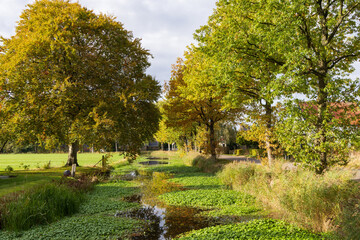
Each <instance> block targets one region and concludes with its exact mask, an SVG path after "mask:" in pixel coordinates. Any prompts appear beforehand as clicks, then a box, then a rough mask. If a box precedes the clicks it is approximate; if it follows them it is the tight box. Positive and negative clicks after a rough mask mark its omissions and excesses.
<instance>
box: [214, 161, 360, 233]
mask: <svg viewBox="0 0 360 240" xmlns="http://www.w3.org/2000/svg"><path fill="white" fill-rule="evenodd" d="M219 177H220V179H221V180H222V181H223V183H225V184H227V185H230V186H232V187H233V188H234V189H235V190H238V191H242V192H245V193H247V194H250V195H252V196H254V197H256V198H257V199H258V200H260V201H261V202H262V203H263V204H264V205H265V206H267V207H268V208H269V209H271V210H272V212H273V213H274V215H275V216H278V217H281V218H283V219H286V220H288V221H290V222H292V223H294V224H296V225H298V226H300V227H303V228H307V229H311V230H314V231H318V232H328V231H333V230H335V229H336V227H337V222H338V221H339V220H340V219H341V218H342V215H343V212H344V210H345V206H346V204H347V203H348V202H349V201H351V199H353V198H354V197H355V196H357V195H358V194H359V193H360V191H359V188H358V187H357V186H356V184H355V183H353V182H352V181H350V177H351V174H347V173H346V172H345V171H341V170H334V171H328V172H326V173H325V174H323V175H317V174H315V173H313V172H311V171H309V170H304V169H297V170H293V171H288V170H283V169H282V168H281V165H280V164H279V165H278V166H274V167H273V168H266V167H262V166H254V165H249V164H242V163H232V164H228V165H226V166H225V168H224V169H223V171H222V172H221V173H219ZM340 221H341V220H340Z"/></svg>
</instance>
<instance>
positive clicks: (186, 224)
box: [115, 172, 219, 240]
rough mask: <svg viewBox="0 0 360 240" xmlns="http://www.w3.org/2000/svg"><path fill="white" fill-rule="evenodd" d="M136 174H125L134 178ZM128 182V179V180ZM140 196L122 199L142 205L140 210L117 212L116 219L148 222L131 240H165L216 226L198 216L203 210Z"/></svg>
mask: <svg viewBox="0 0 360 240" xmlns="http://www.w3.org/2000/svg"><path fill="white" fill-rule="evenodd" d="M136 175H137V173H136V172H131V173H129V174H127V175H126V176H127V177H130V176H131V177H133V178H135V177H136ZM129 180H130V179H129ZM153 199H154V198H151V197H150V198H148V197H145V196H142V195H133V196H130V197H127V198H124V200H125V201H128V202H137V203H140V204H141V205H142V207H141V208H140V209H135V210H131V211H124V212H118V213H116V214H115V216H117V217H131V218H136V219H141V220H146V221H148V224H147V226H146V229H145V231H144V233H142V234H138V235H133V236H132V237H131V239H133V240H156V239H159V240H165V239H172V238H174V237H175V236H177V235H179V234H181V233H185V232H188V231H191V230H197V229H201V228H205V227H209V226H214V225H218V224H219V223H218V222H216V221H215V220H213V219H210V218H206V217H202V216H199V213H200V212H201V211H203V210H200V209H197V208H189V207H176V206H167V205H163V204H158V203H156V201H155V202H154V201H153ZM160 205H161V206H160Z"/></svg>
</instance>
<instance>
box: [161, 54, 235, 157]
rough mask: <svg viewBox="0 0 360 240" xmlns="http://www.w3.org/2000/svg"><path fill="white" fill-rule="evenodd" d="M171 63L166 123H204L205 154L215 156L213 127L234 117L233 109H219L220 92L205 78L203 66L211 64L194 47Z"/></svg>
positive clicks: (209, 74) (207, 77) (206, 76)
mask: <svg viewBox="0 0 360 240" xmlns="http://www.w3.org/2000/svg"><path fill="white" fill-rule="evenodd" d="M185 59H186V60H185V62H183V61H182V60H181V59H179V60H178V62H177V64H176V65H174V66H173V71H172V78H171V80H170V82H169V86H170V87H169V88H168V91H167V96H166V97H167V104H166V105H165V109H166V111H167V114H166V115H167V116H168V118H169V121H170V123H172V124H173V125H178V126H183V127H187V128H188V129H189V128H192V127H193V124H194V123H200V124H202V125H204V126H206V128H207V130H208V146H209V153H210V154H211V156H212V157H213V159H215V158H216V139H215V126H216V124H217V123H219V122H220V121H222V120H226V119H228V120H231V119H234V117H235V115H236V114H237V112H238V109H236V110H230V111H229V110H223V108H222V107H223V105H222V100H221V99H222V96H223V95H222V93H221V91H219V89H217V88H216V87H215V86H214V85H212V83H211V81H209V78H211V77H213V75H212V72H211V71H208V68H206V66H207V65H208V64H211V62H209V61H204V60H205V58H204V56H203V55H202V53H201V52H199V51H197V49H196V48H195V47H192V48H189V51H188V52H187V53H186V54H185Z"/></svg>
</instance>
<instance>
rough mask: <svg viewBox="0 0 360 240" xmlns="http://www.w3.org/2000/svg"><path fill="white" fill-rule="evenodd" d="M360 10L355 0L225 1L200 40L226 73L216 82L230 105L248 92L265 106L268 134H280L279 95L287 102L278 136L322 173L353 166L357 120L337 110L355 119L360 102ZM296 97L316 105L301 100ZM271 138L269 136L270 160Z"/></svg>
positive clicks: (297, 158) (254, 99)
mask: <svg viewBox="0 0 360 240" xmlns="http://www.w3.org/2000/svg"><path fill="white" fill-rule="evenodd" d="M359 5H360V3H359V2H358V1H355V0H348V1H344V0H335V1H322V0H301V1H288V0H283V1H276V0H270V1H261V0H256V1H244V0H219V1H218V3H217V8H216V10H215V11H214V14H213V15H212V16H211V17H210V18H209V21H208V25H206V26H204V27H202V28H201V29H200V30H199V31H198V32H197V35H196V38H197V40H198V41H199V43H200V47H201V49H202V51H203V52H204V53H205V54H207V56H208V57H211V58H213V59H216V60H218V63H216V64H214V67H213V69H215V68H217V69H221V71H218V70H217V72H219V73H220V74H219V75H218V76H219V77H218V78H213V79H212V80H217V81H215V82H216V84H217V85H218V86H219V87H220V88H227V89H229V93H230V94H227V95H226V97H225V99H228V101H227V102H228V103H236V102H239V101H238V100H237V99H238V97H239V96H240V101H243V98H242V95H244V94H245V95H247V96H249V100H250V101H257V102H258V104H262V105H264V110H263V111H261V112H264V113H265V114H262V116H263V118H262V119H261V122H263V123H265V127H266V128H265V129H266V130H265V131H267V132H269V133H270V132H271V129H274V128H273V127H274V126H273V125H274V121H273V118H272V117H271V116H272V111H273V110H272V107H271V106H272V105H273V102H274V100H275V99H276V97H282V99H287V101H285V102H286V104H284V105H283V107H284V108H283V111H282V112H281V113H282V120H281V121H280V122H279V123H281V124H280V125H279V126H278V127H276V129H277V134H276V137H277V138H278V140H279V142H280V143H281V144H282V145H283V147H284V148H285V150H286V151H287V152H288V153H290V154H292V155H293V156H294V157H295V159H296V160H298V161H301V162H304V163H307V164H308V165H309V166H311V167H313V168H314V169H315V170H316V172H317V173H322V172H323V171H324V170H325V169H327V168H328V167H329V166H331V165H332V164H335V163H346V159H347V149H348V148H347V146H348V144H349V141H350V140H351V138H352V136H355V135H357V134H356V131H358V130H357V127H356V126H354V125H352V124H349V122H350V119H349V117H339V116H338V115H337V114H335V113H336V112H338V111H339V110H344V111H345V114H344V116H345V115H348V116H349V115H350V116H352V114H351V113H353V112H354V111H356V106H357V105H358V98H357V97H358V96H359V91H358V87H359V83H358V82H356V81H353V80H351V79H349V77H348V76H349V73H351V72H352V71H353V70H354V68H353V66H352V63H354V62H356V61H357V60H358V59H359V51H360V47H359V46H360V45H359V41H360V38H359V36H358V35H359V29H360V25H359V21H358V17H359V8H360V6H359ZM294 93H300V94H302V95H303V96H304V98H306V99H307V101H308V104H302V103H301V102H299V101H296V100H294V99H293V96H294V95H293V94H294ZM347 103H352V104H350V105H347ZM344 106H346V107H345V108H344ZM311 109H313V110H315V111H312V110H311ZM346 113H347V114H346ZM259 119H260V118H259ZM261 122H260V123H261ZM270 139H271V134H265V140H266V148H267V150H268V156H269V161H270V159H271V157H270V155H271V154H269V153H270V151H269V150H271V141H270Z"/></svg>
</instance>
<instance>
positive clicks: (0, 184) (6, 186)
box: [0, 167, 96, 197]
mask: <svg viewBox="0 0 360 240" xmlns="http://www.w3.org/2000/svg"><path fill="white" fill-rule="evenodd" d="M65 170H71V167H60V168H50V169H38V170H16V171H13V172H11V175H14V176H16V177H13V178H6V179H0V197H1V196H4V195H7V194H10V193H13V192H17V191H22V190H26V189H28V188H31V187H33V186H37V185H41V184H44V183H47V182H50V181H52V180H54V179H60V178H61V177H62V176H63V173H64V171H65ZM94 170H96V168H91V167H78V168H77V175H80V174H82V173H90V172H92V171H94ZM0 175H4V176H6V175H7V173H5V172H0Z"/></svg>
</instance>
